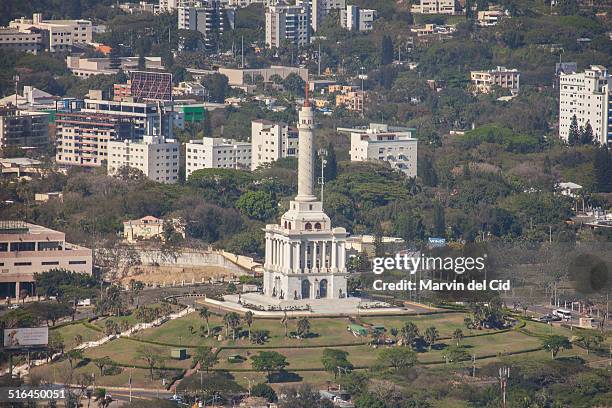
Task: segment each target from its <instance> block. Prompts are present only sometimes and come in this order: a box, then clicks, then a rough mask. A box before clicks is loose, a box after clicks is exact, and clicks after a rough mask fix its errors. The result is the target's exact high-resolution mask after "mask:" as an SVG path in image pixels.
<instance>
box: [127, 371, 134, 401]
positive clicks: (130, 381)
mask: <svg viewBox="0 0 612 408" xmlns="http://www.w3.org/2000/svg"><path fill="white" fill-rule="evenodd" d="M133 371H134V368H133V367H132V369H131V370H130V380H129V381H128V383H129V384H130V402H132V372H133Z"/></svg>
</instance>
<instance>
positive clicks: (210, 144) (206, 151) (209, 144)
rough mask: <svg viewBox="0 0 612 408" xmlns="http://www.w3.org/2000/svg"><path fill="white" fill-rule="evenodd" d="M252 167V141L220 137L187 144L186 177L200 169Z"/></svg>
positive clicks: (243, 168) (242, 168) (191, 141)
mask: <svg viewBox="0 0 612 408" xmlns="http://www.w3.org/2000/svg"><path fill="white" fill-rule="evenodd" d="M250 168H251V143H250V142H239V141H237V140H233V139H223V138H220V137H205V138H202V139H201V140H190V141H189V143H187V144H186V145H185V169H186V173H187V174H186V176H187V177H186V178H189V176H190V175H191V173H193V172H194V171H196V170H200V169H239V170H248V169H250Z"/></svg>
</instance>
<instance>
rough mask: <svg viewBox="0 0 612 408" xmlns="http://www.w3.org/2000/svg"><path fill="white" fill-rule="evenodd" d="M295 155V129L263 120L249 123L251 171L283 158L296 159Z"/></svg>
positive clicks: (296, 145) (280, 123)
mask: <svg viewBox="0 0 612 408" xmlns="http://www.w3.org/2000/svg"><path fill="white" fill-rule="evenodd" d="M297 154H298V131H297V129H295V128H292V127H290V126H289V125H287V124H286V123H282V122H271V121H269V120H265V119H257V120H254V121H252V122H251V155H252V158H251V170H255V169H257V168H258V167H259V166H261V165H262V164H265V163H272V162H275V161H276V160H278V159H282V158H284V157H297Z"/></svg>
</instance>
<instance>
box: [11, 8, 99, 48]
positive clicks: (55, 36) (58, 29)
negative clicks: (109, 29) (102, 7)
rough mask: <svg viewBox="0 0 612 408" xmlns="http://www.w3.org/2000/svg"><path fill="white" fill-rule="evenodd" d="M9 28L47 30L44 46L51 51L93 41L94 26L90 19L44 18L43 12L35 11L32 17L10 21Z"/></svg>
mask: <svg viewBox="0 0 612 408" xmlns="http://www.w3.org/2000/svg"><path fill="white" fill-rule="evenodd" d="M9 28H14V29H17V30H19V31H21V32H27V31H28V30H29V31H31V30H32V28H36V29H39V30H42V31H45V32H46V33H45V35H44V36H43V38H44V41H45V44H44V48H45V49H47V50H48V51H49V52H61V51H70V50H71V48H72V45H73V44H87V43H90V42H91V41H92V33H93V27H92V24H91V21H89V20H43V18H42V14H41V13H34V15H33V16H32V18H31V19H27V18H25V17H21V18H19V19H16V20H13V21H11V22H10V23H9Z"/></svg>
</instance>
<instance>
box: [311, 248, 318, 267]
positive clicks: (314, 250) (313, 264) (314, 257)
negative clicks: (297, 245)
mask: <svg viewBox="0 0 612 408" xmlns="http://www.w3.org/2000/svg"><path fill="white" fill-rule="evenodd" d="M311 269H312V272H315V271H316V270H317V241H312V268H311Z"/></svg>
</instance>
